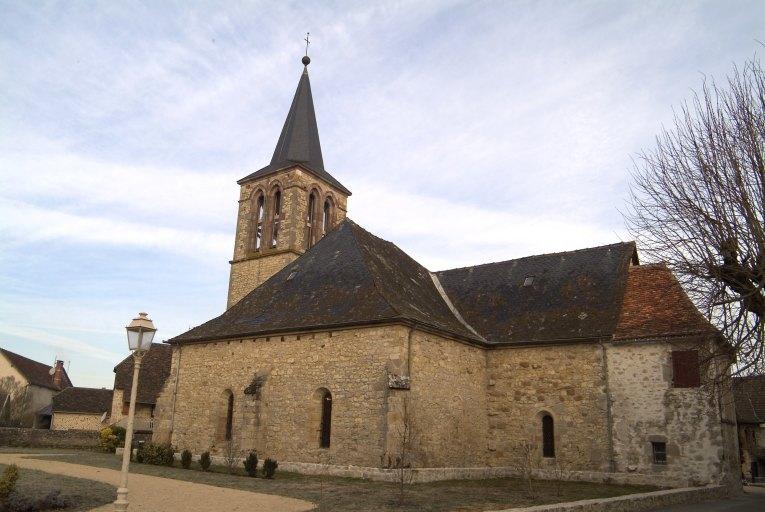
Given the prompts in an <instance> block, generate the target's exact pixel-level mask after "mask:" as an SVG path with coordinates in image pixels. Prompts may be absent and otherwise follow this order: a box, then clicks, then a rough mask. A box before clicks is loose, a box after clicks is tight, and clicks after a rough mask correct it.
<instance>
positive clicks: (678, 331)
mask: <svg viewBox="0 0 765 512" xmlns="http://www.w3.org/2000/svg"><path fill="white" fill-rule="evenodd" d="M716 332H717V330H716V329H715V328H714V327H713V326H712V325H711V324H710V323H709V322H708V321H707V319H706V318H705V317H704V316H703V315H702V314H701V313H700V312H699V311H698V309H696V307H695V306H694V305H693V303H692V302H691V300H690V299H689V298H688V296H687V295H686V294H685V292H684V291H683V289H682V287H681V286H680V283H679V282H678V281H677V279H675V276H674V275H673V274H672V272H671V271H670V270H669V269H668V268H667V267H666V266H665V265H663V264H654V265H638V266H634V267H630V269H629V275H628V279H627V290H626V292H625V296H624V302H623V305H622V310H621V315H620V317H619V323H618V324H617V327H616V331H615V332H614V338H615V339H637V338H648V337H665V336H681V335H691V334H715V333H716Z"/></svg>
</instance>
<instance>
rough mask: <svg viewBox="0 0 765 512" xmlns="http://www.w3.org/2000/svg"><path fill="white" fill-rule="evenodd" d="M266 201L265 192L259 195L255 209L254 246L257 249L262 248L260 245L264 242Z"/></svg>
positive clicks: (253, 221) (253, 219)
mask: <svg viewBox="0 0 765 512" xmlns="http://www.w3.org/2000/svg"><path fill="white" fill-rule="evenodd" d="M265 201H266V198H265V196H264V195H263V194H260V195H258V198H257V200H256V202H255V210H254V211H253V218H252V223H253V224H254V227H255V229H254V237H253V241H252V248H253V249H254V250H256V251H259V250H260V246H261V245H262V243H263V217H264V213H265Z"/></svg>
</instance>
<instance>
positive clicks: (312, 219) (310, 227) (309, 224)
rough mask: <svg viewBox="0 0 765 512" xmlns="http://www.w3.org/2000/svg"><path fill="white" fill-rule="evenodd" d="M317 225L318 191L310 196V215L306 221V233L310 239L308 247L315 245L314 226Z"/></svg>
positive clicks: (312, 192) (313, 191)
mask: <svg viewBox="0 0 765 512" xmlns="http://www.w3.org/2000/svg"><path fill="white" fill-rule="evenodd" d="M315 224H316V191H315V190H312V191H311V193H310V194H309V195H308V214H307V215H306V220H305V232H306V235H305V236H306V238H307V239H308V247H311V246H312V245H313V241H314V239H315V236H314V233H315V231H314V225H315Z"/></svg>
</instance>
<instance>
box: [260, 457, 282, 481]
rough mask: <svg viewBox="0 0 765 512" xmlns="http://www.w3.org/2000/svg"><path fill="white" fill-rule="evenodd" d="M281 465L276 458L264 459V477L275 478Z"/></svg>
mask: <svg viewBox="0 0 765 512" xmlns="http://www.w3.org/2000/svg"><path fill="white" fill-rule="evenodd" d="M278 467H279V463H278V462H276V461H275V460H274V459H266V460H264V461H263V478H273V477H274V473H276V468H278Z"/></svg>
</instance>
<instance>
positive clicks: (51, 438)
mask: <svg viewBox="0 0 765 512" xmlns="http://www.w3.org/2000/svg"><path fill="white" fill-rule="evenodd" d="M0 446H26V447H34V448H98V431H93V430H45V429H38V428H6V427H0Z"/></svg>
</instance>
